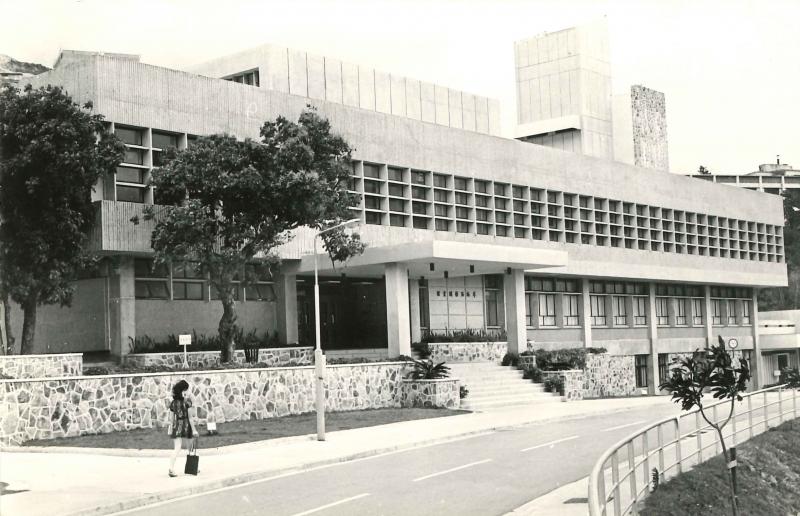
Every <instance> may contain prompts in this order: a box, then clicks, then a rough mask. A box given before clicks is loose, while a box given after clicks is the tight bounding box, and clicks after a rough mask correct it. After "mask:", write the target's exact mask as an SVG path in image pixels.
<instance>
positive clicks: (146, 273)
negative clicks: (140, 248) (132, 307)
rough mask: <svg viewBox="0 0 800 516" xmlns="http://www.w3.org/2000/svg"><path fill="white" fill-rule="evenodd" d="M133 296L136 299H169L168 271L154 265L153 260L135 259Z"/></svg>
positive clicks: (165, 268)
mask: <svg viewBox="0 0 800 516" xmlns="http://www.w3.org/2000/svg"><path fill="white" fill-rule="evenodd" d="M133 271H134V278H135V284H134V289H135V296H136V298H137V299H169V286H168V278H169V270H168V269H167V267H165V266H164V265H158V266H156V265H154V264H153V260H148V259H144V258H137V259H136V260H134V262H133Z"/></svg>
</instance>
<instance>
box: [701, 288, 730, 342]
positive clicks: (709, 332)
mask: <svg viewBox="0 0 800 516" xmlns="http://www.w3.org/2000/svg"><path fill="white" fill-rule="evenodd" d="M704 297H705V303H704V306H705V314H704V315H705V317H704V319H703V322H704V324H705V327H706V349H708V348H709V347H710V346H711V345H712V344H714V321H713V319H714V315H713V314H714V313H713V311H712V310H711V287H710V286H708V285H706V286H705V293H704ZM723 304H724V303H723ZM722 316H723V319H722V322H725V319H724V317H725V313H724V310H723V312H722Z"/></svg>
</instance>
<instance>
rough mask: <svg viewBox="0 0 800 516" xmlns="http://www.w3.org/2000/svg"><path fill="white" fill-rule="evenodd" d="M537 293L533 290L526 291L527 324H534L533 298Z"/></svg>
mask: <svg viewBox="0 0 800 516" xmlns="http://www.w3.org/2000/svg"><path fill="white" fill-rule="evenodd" d="M535 295H536V294H533V293H531V292H526V293H525V325H526V326H533V300H534V297H533V296H535Z"/></svg>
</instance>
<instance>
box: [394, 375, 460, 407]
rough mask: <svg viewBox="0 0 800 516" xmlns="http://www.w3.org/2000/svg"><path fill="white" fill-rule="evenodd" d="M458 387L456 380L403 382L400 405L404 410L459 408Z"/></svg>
mask: <svg viewBox="0 0 800 516" xmlns="http://www.w3.org/2000/svg"><path fill="white" fill-rule="evenodd" d="M459 386H460V382H459V380H458V378H452V379H451V378H445V379H440V380H403V399H402V405H403V407H406V408H412V407H413V408H433V407H445V408H450V409H457V408H459V407H460V406H461V390H460V387H459Z"/></svg>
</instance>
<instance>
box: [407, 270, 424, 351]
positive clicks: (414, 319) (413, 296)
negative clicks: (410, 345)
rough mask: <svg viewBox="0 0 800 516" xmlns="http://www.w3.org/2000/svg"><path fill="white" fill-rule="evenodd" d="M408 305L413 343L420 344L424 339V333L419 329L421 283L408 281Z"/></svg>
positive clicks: (413, 280) (412, 280)
mask: <svg viewBox="0 0 800 516" xmlns="http://www.w3.org/2000/svg"><path fill="white" fill-rule="evenodd" d="M408 305H409V306H408V311H409V314H408V315H409V323H410V325H411V328H410V331H411V342H419V341H420V340H421V339H422V331H421V330H420V327H419V325H420V316H419V281H417V280H415V279H410V280H408Z"/></svg>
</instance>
